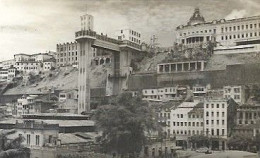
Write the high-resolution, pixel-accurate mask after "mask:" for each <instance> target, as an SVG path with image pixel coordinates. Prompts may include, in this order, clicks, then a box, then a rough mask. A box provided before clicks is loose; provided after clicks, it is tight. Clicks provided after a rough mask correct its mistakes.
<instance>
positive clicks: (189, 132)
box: [173, 130, 203, 135]
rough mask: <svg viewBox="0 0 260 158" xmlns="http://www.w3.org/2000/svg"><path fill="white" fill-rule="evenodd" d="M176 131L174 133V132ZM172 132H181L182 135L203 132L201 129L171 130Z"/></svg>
mask: <svg viewBox="0 0 260 158" xmlns="http://www.w3.org/2000/svg"><path fill="white" fill-rule="evenodd" d="M175 132H176V133H175ZM173 134H182V135H195V134H197V135H199V134H203V131H199V130H196V131H195V130H192V131H191V130H188V131H187V130H176V131H175V130H173Z"/></svg>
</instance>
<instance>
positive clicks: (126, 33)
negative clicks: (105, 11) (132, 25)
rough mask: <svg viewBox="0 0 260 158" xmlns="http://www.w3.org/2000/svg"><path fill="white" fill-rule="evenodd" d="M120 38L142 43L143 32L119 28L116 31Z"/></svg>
mask: <svg viewBox="0 0 260 158" xmlns="http://www.w3.org/2000/svg"><path fill="white" fill-rule="evenodd" d="M116 36H117V39H118V40H121V41H123V40H129V41H131V42H133V43H136V44H139V45H141V34H140V33H139V32H137V31H134V30H131V29H124V30H119V31H117V32H116Z"/></svg>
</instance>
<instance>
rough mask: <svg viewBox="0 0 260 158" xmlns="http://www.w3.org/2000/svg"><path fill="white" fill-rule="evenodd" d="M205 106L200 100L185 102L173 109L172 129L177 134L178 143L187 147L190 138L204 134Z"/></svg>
mask: <svg viewBox="0 0 260 158" xmlns="http://www.w3.org/2000/svg"><path fill="white" fill-rule="evenodd" d="M203 125H204V124H203V106H202V103H200V102H197V101H195V102H183V103H182V104H180V105H179V106H178V107H177V108H176V109H172V110H171V125H170V129H171V130H170V131H171V132H172V134H173V135H175V136H176V145H177V146H183V147H185V148H187V147H188V146H189V142H188V141H189V138H190V137H191V136H194V135H200V134H203Z"/></svg>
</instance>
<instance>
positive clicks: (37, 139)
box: [36, 135, 40, 145]
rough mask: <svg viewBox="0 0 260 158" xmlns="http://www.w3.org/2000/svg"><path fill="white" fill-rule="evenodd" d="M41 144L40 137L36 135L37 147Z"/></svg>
mask: <svg viewBox="0 0 260 158" xmlns="http://www.w3.org/2000/svg"><path fill="white" fill-rule="evenodd" d="M39 144H40V136H39V135H36V145H39Z"/></svg>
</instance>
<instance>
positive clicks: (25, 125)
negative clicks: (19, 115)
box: [14, 120, 59, 148]
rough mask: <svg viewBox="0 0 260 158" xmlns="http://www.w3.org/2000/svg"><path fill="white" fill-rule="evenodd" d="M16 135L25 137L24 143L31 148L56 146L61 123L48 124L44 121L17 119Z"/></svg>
mask: <svg viewBox="0 0 260 158" xmlns="http://www.w3.org/2000/svg"><path fill="white" fill-rule="evenodd" d="M14 129H15V130H16V131H17V132H16V135H17V137H18V136H22V137H23V138H25V141H23V142H22V144H23V145H24V146H26V147H29V148H40V147H44V146H56V145H57V139H58V136H59V124H47V123H45V122H43V121H41V122H37V121H35V120H24V121H23V122H18V121H16V124H15V128H14Z"/></svg>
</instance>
